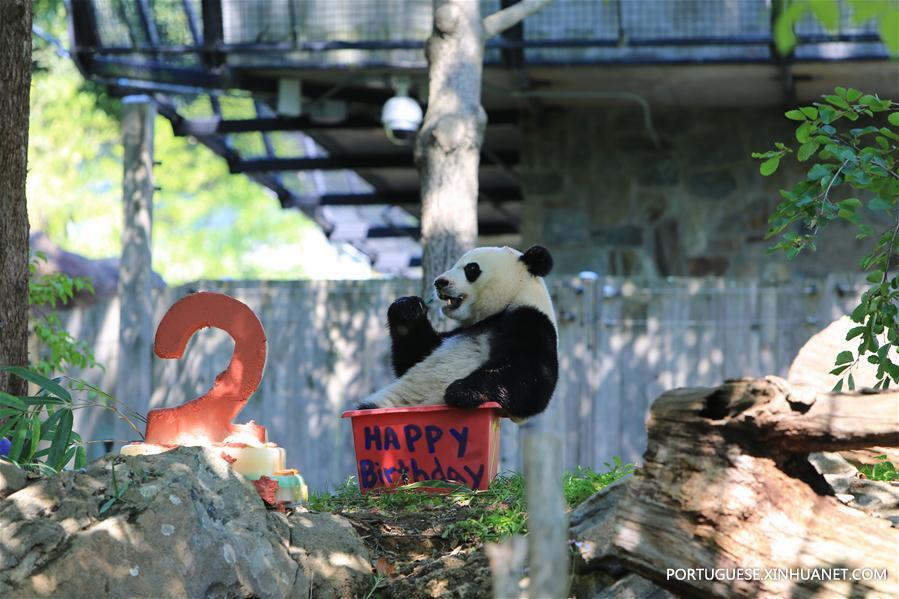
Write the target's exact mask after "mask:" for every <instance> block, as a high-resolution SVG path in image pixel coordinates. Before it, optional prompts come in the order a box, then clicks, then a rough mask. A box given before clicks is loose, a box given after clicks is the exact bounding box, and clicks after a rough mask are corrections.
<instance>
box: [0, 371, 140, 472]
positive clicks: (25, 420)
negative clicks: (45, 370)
mask: <svg viewBox="0 0 899 599" xmlns="http://www.w3.org/2000/svg"><path fill="white" fill-rule="evenodd" d="M0 370H3V371H6V372H9V373H11V374H14V375H16V376H18V377H21V378H23V379H25V380H27V381H28V382H29V383H31V384H33V385H35V386H36V387H37V388H38V391H37V394H36V395H31V396H26V397H18V396H15V395H10V394H9V393H4V392H0V438H3V437H8V438H9V439H10V441H11V445H10V447H9V452H8V455H7V458H8V459H9V460H11V461H13V462H16V463H18V464H21V465H23V466H31V467H34V468H36V469H38V470H40V471H42V472H49V473H53V472H58V471H60V470H62V469H63V468H65V467H66V466H67V465H68V464H69V463H71V462H72V461H73V460H74V464H75V467H76V468H82V467H84V465H85V464H86V462H87V451H86V446H87V444H88V443H90V442H85V441H84V440H83V439H82V438H81V436H80V435H79V434H78V433H77V432H75V431H74V430H73V429H72V426H73V424H74V421H75V410H80V409H84V408H93V407H99V408H103V409H108V410H111V411H112V412H113V413H115V414H116V415H117V416H118V417H119V418H121V419H122V420H124V421H125V422H127V423H128V425H129V426H130V427H131V428H132V429H133V430H134V431H135V432H136V433H137V434H138V435H139V436H140V437H143V434H142V433H141V431H140V429H139V428H138V427H137V426H136V425H135V424H134V421H135V420H138V421H145V419H144V417H143V416H141V415H140V414H138V413H136V412H134V410H132V409H131V408H129V407H128V406H126V405H125V404H124V403H122V402H120V401H118V400H116V399H114V398H112V397H110V396H109V395H107V394H106V393H103V392H102V391H100V390H99V389H97V388H96V387H93V386H91V385H88V384H87V383H84V382H83V381H77V380H75V379H68V377H59V378H54V379H50V378H48V377H46V376H44V375H43V374H41V373H39V372H37V371H35V370H30V369H28V368H22V367H19V366H5V367H0ZM64 379H67V380H69V381H70V382H72V386H73V390H75V391H88V390H89V391H90V394H89V395H88V396H87V398H84V397H79V396H73V395H72V393H71V392H70V391H69V390H68V389H66V388H65V386H64V385H63V380H64ZM98 394H99V395H100V396H102V397H103V401H99V402H98V401H95V400H93V399H92V397H94V396H96V395H98Z"/></svg>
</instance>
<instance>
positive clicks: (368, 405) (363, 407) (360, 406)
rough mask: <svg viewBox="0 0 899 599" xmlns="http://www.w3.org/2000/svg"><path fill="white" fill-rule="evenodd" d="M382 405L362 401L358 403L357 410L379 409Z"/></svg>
mask: <svg viewBox="0 0 899 599" xmlns="http://www.w3.org/2000/svg"><path fill="white" fill-rule="evenodd" d="M379 407H380V406H379V405H378V404H376V403H374V402H371V401H360V402H359V403H357V404H356V408H355V409H357V410H377V409H378V408H379Z"/></svg>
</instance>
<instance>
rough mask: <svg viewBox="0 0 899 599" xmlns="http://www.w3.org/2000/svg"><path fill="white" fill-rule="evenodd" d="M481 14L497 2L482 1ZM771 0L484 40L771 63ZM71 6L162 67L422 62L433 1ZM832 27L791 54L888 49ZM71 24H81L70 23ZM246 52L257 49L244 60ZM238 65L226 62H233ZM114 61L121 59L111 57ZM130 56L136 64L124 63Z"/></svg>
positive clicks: (872, 34)
mask: <svg viewBox="0 0 899 599" xmlns="http://www.w3.org/2000/svg"><path fill="white" fill-rule="evenodd" d="M480 5H481V12H482V13H483V14H490V13H493V12H495V11H496V10H499V9H500V7H501V6H503V5H504V4H503V3H502V2H500V0H480ZM775 5H776V3H772V2H770V1H769V0H555V1H554V2H552V3H551V4H550V5H549V6H547V7H546V8H545V9H544V10H542V11H541V12H539V13H537V14H535V15H533V16H532V17H530V18H528V19H527V21H526V22H525V23H524V25H523V31H522V33H521V34H520V35H518V34H512V33H510V34H507V35H504V36H501V37H496V38H493V39H491V40H488V44H487V47H488V53H487V55H486V57H485V58H486V60H487V63H488V64H492V63H499V62H500V56H501V54H500V50H501V49H522V50H523V56H522V59H523V60H524V61H525V62H526V63H528V64H532V65H537V64H590V63H603V62H608V63H661V64H664V63H680V62H690V63H708V62H747V61H748V62H771V61H772V60H773V59H774V56H773V54H772V44H773V38H772V27H773V22H774V20H775V16H776V15H775V13H774V8H773V6H775ZM72 6H73V15H74V16H75V17H76V21H77V22H78V23H83V24H84V25H83V27H86V28H87V30H88V31H87V32H86V33H89V35H88V36H87V37H84V36H81V37H80V39H81V42H80V43H82V44H85V43H88V44H90V45H91V46H93V48H91V49H90V50H91V51H94V52H97V54H98V57H100V58H102V57H103V56H104V55H112V56H115V55H121V54H126V55H127V54H134V53H137V54H139V55H141V56H142V60H144V61H149V62H157V61H159V62H160V63H161V64H167V65H170V66H181V67H183V66H189V65H198V64H201V63H202V61H203V58H202V57H203V55H204V54H208V53H209V52H226V53H229V54H231V55H232V58H233V57H235V56H238V55H241V54H243V55H245V56H244V57H243V58H241V59H240V60H237V62H239V63H240V64H245V63H246V61H247V60H250V61H251V62H253V61H254V60H257V58H258V60H261V61H262V62H263V63H264V64H269V65H271V64H276V63H277V64H292V65H294V66H297V65H318V66H321V65H325V64H328V65H332V66H338V65H348V64H353V65H356V66H360V65H391V66H395V67H404V66H405V67H421V66H423V65H424V55H423V53H422V47H423V43H424V40H425V39H427V37H428V36H429V35H430V33H431V23H432V17H433V2H432V0H145V1H144V2H133V3H131V2H121V1H119V0H73V5H72ZM840 6H841V15H840V19H839V23H838V26H837V28H836V30H832V31H826V30H825V29H823V28H822V27H821V26H820V25H819V24H818V22H817V21H816V20H815V19H814V18H813V17H812V16H808V17H806V18H805V19H803V20H802V22H800V23H799V24H797V26H796V33H797V39H798V42H799V46H798V49H797V50H796V53H795V58H798V59H803V60H822V59H828V58H829V57H830V54H831V53H830V52H829V51H828V50H827V49H826V48H824V45H826V44H832V43H839V44H842V46H841V52H840V58H841V59H849V58H862V57H864V58H886V57H887V52H886V49H885V48H884V46H883V45H882V44H881V43H879V40H878V37H877V30H876V24H875V23H874V22H873V21H872V20H868V21H866V22H861V23H857V22H855V20H854V19H853V16H852V12H851V6H850V5H849V4H848V3H846V2H842V3H841V4H840ZM76 29H79V28H76ZM246 55H258V56H257V58H252V57H251V56H246ZM235 64H236V63H235ZM121 66H122V65H119V67H121ZM132 66H134V65H132Z"/></svg>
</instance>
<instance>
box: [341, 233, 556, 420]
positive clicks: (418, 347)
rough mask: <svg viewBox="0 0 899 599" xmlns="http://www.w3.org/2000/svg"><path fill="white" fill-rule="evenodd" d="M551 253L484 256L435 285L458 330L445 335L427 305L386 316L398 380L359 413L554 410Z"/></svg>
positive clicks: (404, 303) (472, 255) (406, 306)
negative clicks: (491, 405) (486, 406)
mask: <svg viewBox="0 0 899 599" xmlns="http://www.w3.org/2000/svg"><path fill="white" fill-rule="evenodd" d="M552 266H553V261H552V257H551V256H550V254H549V252H548V251H547V250H546V248H543V247H541V246H537V245H535V246H533V247H531V248H530V249H528V250H527V251H526V252H524V253H521V252H519V251H517V250H514V249H512V248H510V247H501V248H500V247H482V248H476V249H474V250H471V251H469V252H467V253H466V254H465V255H463V256H462V257H461V258H460V259H459V260H458V262H456V263H455V264H454V265H453V267H452V268H450V269H449V270H448V271H446V272H445V273H443V274H442V275H440V276H439V277H437V278H436V279H435V280H434V293H435V299H437V300H439V301H441V302H442V303H443V305H442V307H441V309H442V311H443V313H444V314H445V315H446V316H447V317H449V318H451V319H453V320H456V321H458V322H459V323H460V326H459V327H458V328H456V329H454V330H451V331H449V332H446V333H437V332H436V331H435V330H434V328H433V327H432V326H431V323H430V322H429V321H428V318H427V306H426V305H425V302H424V301H423V300H422V299H421V298H420V297H402V298H400V299H398V300H396V301H395V302H393V304H391V306H390V308H389V309H388V311H387V324H388V328H389V330H390V338H391V344H392V348H391V349H392V355H391V357H392V361H393V369H394V372H395V373H396V375H397V377H398V379H397V380H396V381H395V382H394V383H392V384H391V385H388V386H387V387H385V388H383V389H381V390H380V391H377V392H376V393H374V394H373V395H371V396H369V397H368V398H366V399H365V400H364V401H362V402H361V403H360V404H359V405H358V409H374V408H388V407H404V406H422V405H439V404H441V403H446V405H448V406H452V407H457V408H474V407H477V406H479V405H481V404H482V403H485V402H489V401H495V402H497V403H499V404H500V405H501V406H502V407H503V409H504V411H505V412H506V414H507V415H509V416H510V417H512V418H513V419H514V420H516V421H521V420H524V419H527V418H528V417H530V416H534V415H536V414H539V413H540V412H542V411H543V410H544V409H546V406H547V404H548V403H549V400H550V397H551V396H552V394H553V390H554V389H555V387H556V381H557V379H558V372H559V364H558V355H557V345H558V343H557V339H558V333H557V327H556V318H555V313H554V311H553V305H552V299H551V298H550V295H549V291H548V290H547V288H546V283H545V282H544V280H543V277H544V276H546V275H547V274H549V272H550V270H551V269H552Z"/></svg>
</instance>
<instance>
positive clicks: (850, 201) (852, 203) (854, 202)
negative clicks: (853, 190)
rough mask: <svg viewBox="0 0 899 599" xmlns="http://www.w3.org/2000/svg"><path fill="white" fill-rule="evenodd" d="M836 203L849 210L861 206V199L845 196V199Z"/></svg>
mask: <svg viewBox="0 0 899 599" xmlns="http://www.w3.org/2000/svg"><path fill="white" fill-rule="evenodd" d="M837 204H839V205H840V206H842V207H843V208H847V209H851V210H855V209H856V208H861V207H862V201H861V200H859V199H858V198H847V199H845V200H842V201H840V202H837Z"/></svg>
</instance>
